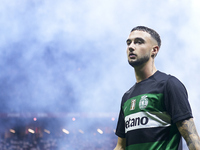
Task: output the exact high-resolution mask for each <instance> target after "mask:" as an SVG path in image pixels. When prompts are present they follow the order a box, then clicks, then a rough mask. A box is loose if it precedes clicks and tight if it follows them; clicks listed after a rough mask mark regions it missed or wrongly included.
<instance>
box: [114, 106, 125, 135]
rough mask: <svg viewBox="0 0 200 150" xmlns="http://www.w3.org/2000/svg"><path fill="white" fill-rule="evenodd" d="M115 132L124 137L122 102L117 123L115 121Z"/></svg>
mask: <svg viewBox="0 0 200 150" xmlns="http://www.w3.org/2000/svg"><path fill="white" fill-rule="evenodd" d="M115 134H116V135H117V136H119V137H121V138H125V137H126V134H125V121H124V112H123V108H122V103H121V109H120V113H119V117H118V123H117V129H116V132H115Z"/></svg>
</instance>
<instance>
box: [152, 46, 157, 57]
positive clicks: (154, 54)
mask: <svg viewBox="0 0 200 150" xmlns="http://www.w3.org/2000/svg"><path fill="white" fill-rule="evenodd" d="M158 51H159V46H157V45H156V46H154V47H153V48H152V52H151V56H152V57H153V58H155V57H156V55H157V54H158Z"/></svg>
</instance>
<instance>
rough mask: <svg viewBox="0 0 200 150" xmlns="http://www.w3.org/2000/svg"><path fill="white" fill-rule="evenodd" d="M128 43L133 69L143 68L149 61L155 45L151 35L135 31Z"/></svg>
mask: <svg viewBox="0 0 200 150" xmlns="http://www.w3.org/2000/svg"><path fill="white" fill-rule="evenodd" d="M126 43H127V56H128V62H129V64H130V65H131V66H132V67H136V66H141V65H143V64H145V63H146V62H148V61H149V59H150V57H151V55H152V53H151V52H152V49H153V45H154V44H155V41H154V39H153V38H152V37H151V35H150V34H149V33H147V32H144V31H138V30H135V31H133V32H131V33H130V35H129V37H128V39H127V41H126Z"/></svg>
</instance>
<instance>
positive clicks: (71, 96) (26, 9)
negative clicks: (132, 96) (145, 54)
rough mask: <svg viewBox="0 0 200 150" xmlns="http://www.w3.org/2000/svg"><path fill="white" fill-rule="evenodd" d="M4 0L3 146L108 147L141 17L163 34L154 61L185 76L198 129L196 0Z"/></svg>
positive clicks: (0, 47) (0, 30) (199, 23)
mask: <svg viewBox="0 0 200 150" xmlns="http://www.w3.org/2000/svg"><path fill="white" fill-rule="evenodd" d="M0 2H1V5H0V127H1V128H0V149H1V150H8V149H10V150H15V149H16V150H29V149H31V150H34V149H35V150H62V149H63V150H66V149H69V150H76V149H78V150H86V149H87V150H88V149H91V150H110V149H113V148H114V147H115V144H116V142H117V136H116V135H115V133H114V132H115V128H116V124H117V118H118V113H119V109H120V103H121V97H122V95H123V94H124V92H126V91H127V90H128V89H129V88H130V87H131V86H132V85H133V84H134V83H135V76H134V70H133V69H132V68H131V67H130V66H129V65H128V63H127V57H126V39H127V37H128V35H129V33H130V30H131V29H132V28H133V27H135V26H138V25H144V26H148V27H150V28H153V29H155V30H156V31H157V32H158V33H159V34H160V36H161V39H162V46H161V49H160V51H159V54H158V56H157V57H156V60H155V62H156V67H157V69H158V70H160V71H162V72H166V73H167V74H171V75H174V76H176V77H178V78H179V79H180V80H181V81H182V82H183V83H184V85H185V86H186V88H187V90H188V94H189V101H190V104H191V107H192V110H193V115H194V120H195V123H196V127H197V130H198V132H199V133H200V122H199V118H200V113H199V112H198V111H199V110H198V107H199V105H200V101H199V100H198V98H199V97H200V92H199V85H200V78H199V75H200V72H199V71H198V69H199V66H200V56H199V54H200V51H199V49H200V44H199V38H200V28H199V27H200V20H199V19H198V18H199V16H200V2H199V1H198V0H181V1H176V0H165V1H146V0H140V1H136V0H126V1H123V0H109V1H107V0H95V1H94V0H75V1H74V0H57V1H54V0H29V1H26V0H18V1H15V0H0ZM184 149H185V150H186V149H187V148H186V145H185V143H184Z"/></svg>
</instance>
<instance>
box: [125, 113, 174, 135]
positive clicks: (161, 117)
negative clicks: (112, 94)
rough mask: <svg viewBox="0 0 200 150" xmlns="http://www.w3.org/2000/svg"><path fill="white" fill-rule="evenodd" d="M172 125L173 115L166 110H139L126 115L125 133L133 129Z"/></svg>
mask: <svg viewBox="0 0 200 150" xmlns="http://www.w3.org/2000/svg"><path fill="white" fill-rule="evenodd" d="M170 125H171V117H170V116H169V115H168V114H167V113H166V112H138V113H134V114H130V115H128V116H126V117H125V133H127V132H128V131H131V130H136V129H142V128H154V127H167V126H170Z"/></svg>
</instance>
